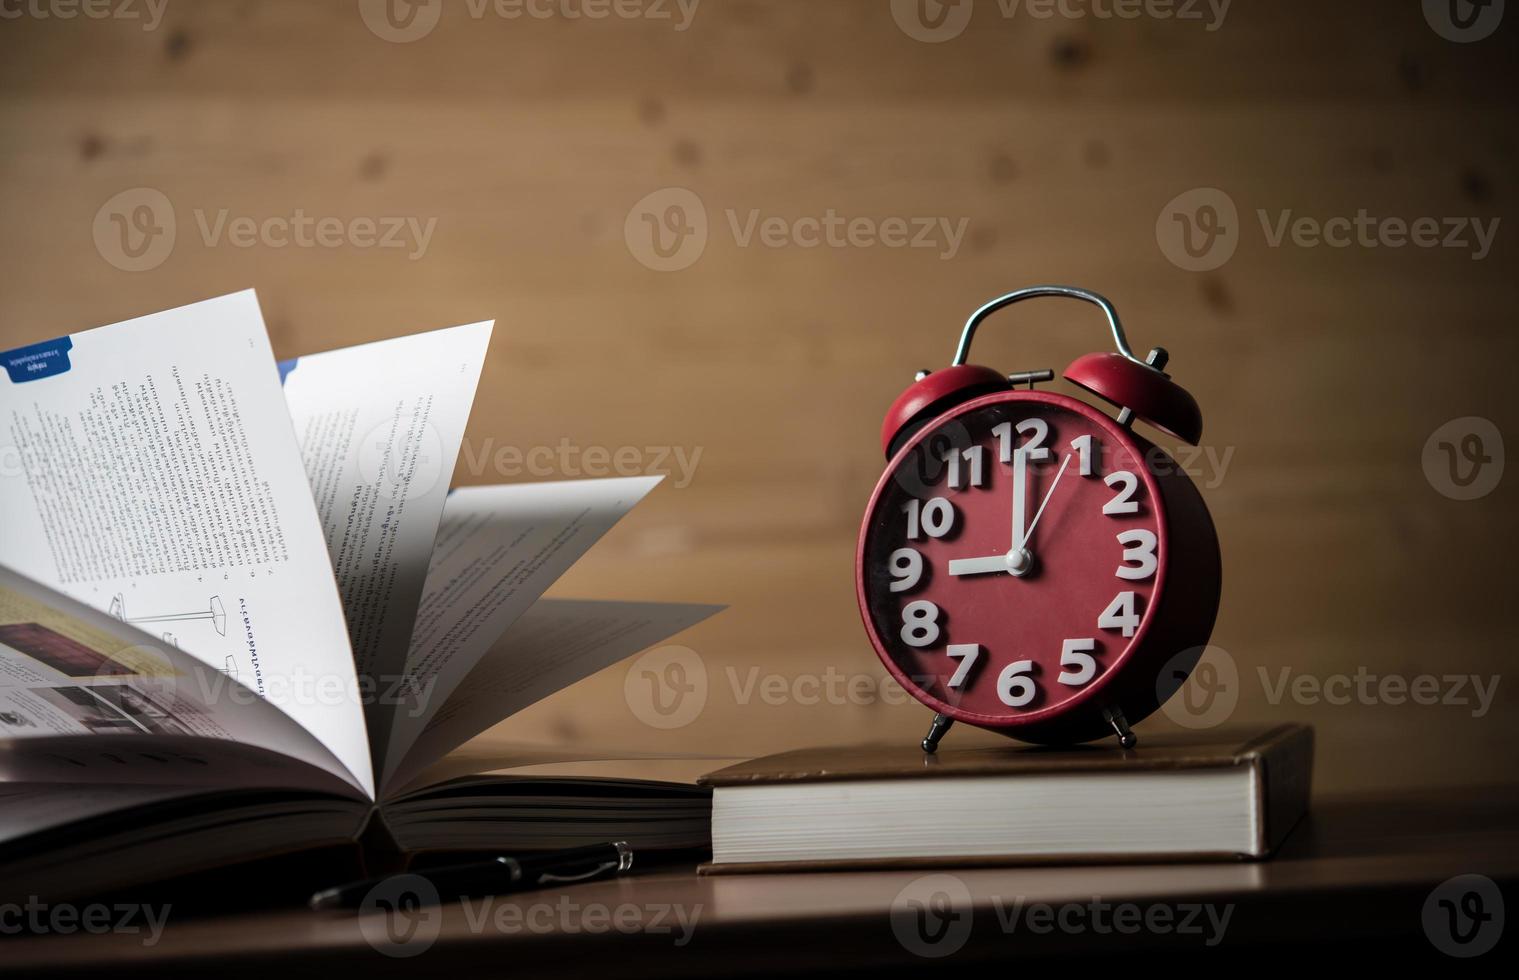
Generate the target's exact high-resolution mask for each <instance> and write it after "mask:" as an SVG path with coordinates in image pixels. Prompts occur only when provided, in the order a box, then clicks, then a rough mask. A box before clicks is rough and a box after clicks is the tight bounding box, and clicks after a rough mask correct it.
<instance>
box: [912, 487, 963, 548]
mask: <svg viewBox="0 0 1519 980" xmlns="http://www.w3.org/2000/svg"><path fill="white" fill-rule="evenodd" d="M902 509H903V510H904V511H906V512H907V540H909V541H916V540H918V539H919V538H920V537H922V536H923V535H924V534H927V535H928V536H929V537H931V538H942V537H944V535H946V534H948V533H949V532H950V531H952V530H953V529H954V526H955V505H954V504H952V503H950V502H949V501H948V500H946V499H944V498H943V497H935V498H933V499H932V500H930V501H929V502H928V503H926V504H925V503H923V501H921V500H909V501H908V502H907V503H906V504H904V505H903V506H902Z"/></svg>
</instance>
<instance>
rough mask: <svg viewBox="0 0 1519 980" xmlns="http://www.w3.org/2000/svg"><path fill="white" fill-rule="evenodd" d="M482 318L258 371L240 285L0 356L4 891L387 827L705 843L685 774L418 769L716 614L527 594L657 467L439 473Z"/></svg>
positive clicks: (221, 858)
mask: <svg viewBox="0 0 1519 980" xmlns="http://www.w3.org/2000/svg"><path fill="white" fill-rule="evenodd" d="M491 328H492V325H491V324H490V323H478V324H472V325H469V326H461V327H454V328H451V329H446V330H437V331H433V332H430V333H423V334H418V335H414V336H409V337H402V338H399V339H395V340H388V341H381V342H377V343H372V344H365V345H362V346H359V347H353V348H347V349H343V350H337V351H331V352H327V353H323V354H318V355H315V356H311V357H302V358H300V359H298V360H296V361H290V362H285V363H283V364H278V365H276V363H275V361H274V358H273V355H272V352H271V350H270V346H269V340H268V335H267V333H266V331H265V327H264V322H263V318H262V315H261V314H260V311H259V307H258V302H257V300H256V298H255V296H254V294H253V293H252V291H245V292H241V293H236V294H233V295H230V296H225V297H221V298H219V299H213V300H208V301H206V302H202V303H196V304H193V305H190V306H186V307H183V308H180V309H176V310H170V311H168V312H165V313H160V314H156V315H153V316H147V317H142V318H139V319H135V320H130V321H127V322H124V323H119V324H115V325H113V326H108V327H101V328H99V329H95V330H89V331H86V332H83V333H78V334H74V335H72V336H69V337H62V338H59V339H56V340H51V341H46V342H43V343H38V344H32V345H30V346H28V347H24V348H20V349H17V350H13V351H8V352H5V353H3V354H0V366H3V367H4V369H5V371H6V376H5V377H0V879H3V880H4V882H5V887H6V889H7V890H10V889H11V888H26V887H33V886H32V885H31V884H29V882H36V881H38V880H41V879H46V878H48V877H49V876H53V879H54V880H55V881H56V879H57V877H59V876H64V877H76V878H77V876H78V875H81V874H83V873H84V869H85V868H88V869H89V872H90V874H91V876H92V878H91V880H90V881H89V882H88V886H89V887H106V886H114V885H116V884H125V883H129V882H131V881H133V880H137V879H140V878H142V877H147V876H155V875H164V874H168V873H177V872H179V871H185V870H192V869H198V868H205V867H212V866H216V865H218V864H221V863H225V862H227V861H231V860H239V859H244V858H247V857H249V856H254V855H260V854H266V853H276V852H282V851H291V850H296V849H299V848H302V847H306V846H315V845H318V844H322V843H326V842H332V841H338V840H356V839H358V838H359V837H360V836H361V835H363V836H365V837H366V839H367V838H368V837H370V836H372V835H375V834H376V833H379V834H380V835H381V836H382V837H384V838H385V839H387V840H393V841H394V842H395V843H396V844H398V845H399V847H400V848H402V849H405V850H427V849H453V848H480V847H497V846H511V847H518V848H532V847H559V846H569V845H573V844H576V843H590V842H594V841H597V840H607V839H610V838H612V837H618V838H621V839H627V840H629V841H630V842H633V843H634V844H635V845H636V846H641V847H645V848H648V847H656V848H657V847H671V848H675V847H693V846H702V845H704V844H705V843H706V841H707V820H708V809H707V807H708V801H707V797H706V793H705V791H703V790H700V789H698V788H696V787H695V786H694V780H695V776H696V775H697V774H698V773H697V772H694V771H693V772H690V773H684V772H677V771H676V770H678V769H679V767H674V768H671V767H668V766H667V767H666V768H665V769H664V770H661V769H660V768H659V766H658V765H657V764H654V763H650V764H648V765H646V766H644V767H643V769H642V770H640V771H639V772H638V773H637V775H636V777H633V778H621V779H612V778H604V777H601V776H599V774H598V778H592V777H590V776H586V775H584V774H583V773H581V774H576V773H571V774H570V775H569V776H556V774H555V773H553V772H552V771H550V770H545V769H543V768H542V767H541V766H539V767H537V768H529V769H526V770H524V771H523V772H522V773H520V774H518V775H516V776H512V775H507V776H499V777H492V778H471V777H469V776H467V775H464V776H461V775H459V774H458V773H457V768H458V767H457V766H455V767H453V769H452V770H450V772H449V776H448V777H444V781H443V782H441V783H438V782H436V781H435V780H434V779H430V778H429V777H428V775H427V771H428V769H429V768H430V767H433V766H434V764H435V763H438V762H439V761H440V760H442V759H443V757H444V756H446V755H448V754H449V753H450V752H451V751H452V750H453V749H455V748H457V747H459V746H460V745H462V744H463V743H465V742H466V741H467V740H469V739H470V738H472V737H473V736H475V735H477V734H479V733H480V732H483V731H484V730H485V729H487V728H489V727H490V726H491V725H493V724H495V723H496V722H498V721H500V720H502V719H503V718H505V717H507V716H508V715H510V714H512V713H513V712H516V711H518V710H520V709H522V708H524V707H526V706H528V705H530V704H532V703H534V702H536V701H538V700H541V699H542V698H544V697H546V696H548V695H549V694H552V693H553V692H555V691H558V690H560V689H562V688H564V687H566V686H568V685H569V684H571V683H573V682H575V681H577V680H579V679H581V678H583V677H586V676H588V675H590V674H592V673H594V672H596V671H598V670H600V669H602V668H604V667H607V666H609V665H611V664H613V663H616V662H617V661H619V660H622V659H624V658H626V657H628V656H630V655H631V654H633V653H636V652H638V651H639V650H641V649H643V648H645V647H647V646H650V645H651V644H655V643H658V642H659V641H661V640H663V639H664V638H666V637H668V636H670V635H672V634H674V633H677V632H679V631H681V630H683V629H685V628H687V627H689V626H691V625H693V624H694V623H697V622H699V621H701V620H702V619H705V618H706V617H707V616H710V615H711V614H712V613H713V612H715V611H716V607H712V606H702V605H677V604H651V603H624V602H590V601H578V600H573V601H572V600H557V599H556V600H551V599H544V598H541V597H542V595H543V593H544V592H545V590H546V589H547V588H548V587H549V586H550V585H551V584H552V583H553V582H554V581H555V579H557V578H558V577H559V576H561V575H562V574H563V573H564V572H565V571H566V570H567V569H568V568H569V567H570V565H571V564H573V563H574V562H575V561H576V560H577V559H578V558H579V557H580V556H581V555H582V554H584V553H585V551H586V550H587V549H589V548H590V547H591V545H592V544H594V543H595V542H596V540H597V539H598V538H600V537H601V536H602V535H603V534H604V533H605V532H606V531H607V530H608V529H609V528H611V527H612V525H614V524H615V523H616V522H617V521H618V520H619V519H620V518H621V517H622V516H623V515H624V514H625V513H627V511H628V510H629V509H630V508H631V507H632V506H633V505H634V504H636V503H637V502H638V501H639V500H640V499H642V498H643V497H644V495H646V494H647V493H649V491H651V490H652V489H653V488H654V486H655V485H656V484H657V483H658V482H659V481H658V478H654V477H634V478H624V479H605V480H584V481H573V482H560V483H539V484H523V485H513V486H485V487H466V488H460V489H456V490H450V488H449V481H450V478H451V476H452V474H453V470H454V465H455V461H456V459H457V457H458V454H459V450H460V445H461V442H462V440H463V437H464V428H465V423H466V421H467V419H468V416H469V411H470V406H471V404H472V402H473V400H474V392H475V387H476V384H477V381H478V379H479V376H480V372H481V368H482V366H483V364H484V361H485V355H486V346H487V343H488V342H489V339H490V333H491ZM543 761H545V760H543V759H539V758H523V759H522V760H520V762H521V763H522V764H524V765H528V764H533V763H542V762H543ZM445 768H446V767H445ZM708 768H710V767H708ZM661 772H663V773H664V774H665V775H664V776H662V775H660V774H661ZM671 774H673V775H671ZM449 777H451V778H449ZM666 777H668V778H666ZM60 869H62V870H60ZM79 884H80V886H81V887H84V883H83V882H79Z"/></svg>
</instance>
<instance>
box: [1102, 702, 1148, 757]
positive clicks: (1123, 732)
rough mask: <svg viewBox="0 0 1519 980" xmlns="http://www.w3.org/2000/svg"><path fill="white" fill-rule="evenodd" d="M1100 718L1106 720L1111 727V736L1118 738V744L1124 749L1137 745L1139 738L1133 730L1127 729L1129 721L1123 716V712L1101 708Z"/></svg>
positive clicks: (1116, 709)
mask: <svg viewBox="0 0 1519 980" xmlns="http://www.w3.org/2000/svg"><path fill="white" fill-rule="evenodd" d="M1102 717H1104V718H1106V719H1107V722H1108V724H1109V725H1112V726H1113V734H1114V735H1117V736H1118V744H1119V745H1122V746H1123V747H1124V748H1126V749H1132V748H1133V747H1134V746H1135V745H1138V744H1139V738H1138V737H1137V736H1136V735H1135V734H1134V730H1133V729H1132V728H1130V727H1129V720H1128V719H1127V718H1125V717H1124V716H1123V711H1121V710H1120V709H1118V708H1103V709H1102Z"/></svg>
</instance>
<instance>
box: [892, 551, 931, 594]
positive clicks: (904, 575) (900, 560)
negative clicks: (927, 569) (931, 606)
mask: <svg viewBox="0 0 1519 980" xmlns="http://www.w3.org/2000/svg"><path fill="white" fill-rule="evenodd" d="M886 567H887V568H888V569H890V570H891V577H892V579H893V581H892V583H891V591H893V592H906V591H907V590H908V589H910V588H912V587H913V586H915V585H917V584H918V581H919V579H921V578H922V577H923V553H922V552H921V551H918V550H917V549H916V548H898V549H897V550H896V551H893V552H892V553H891V557H890V558H888V559H887V560H886Z"/></svg>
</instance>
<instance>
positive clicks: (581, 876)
mask: <svg viewBox="0 0 1519 980" xmlns="http://www.w3.org/2000/svg"><path fill="white" fill-rule="evenodd" d="M632 866H633V850H632V848H630V847H628V845H627V842H625V841H613V842H612V843H610V844H592V845H590V846H589V847H572V848H569V849H568V850H563V851H549V852H545V853H543V854H525V855H523V856H522V857H507V856H505V855H502V856H500V857H495V858H491V859H489V860H486V861H472V862H470V863H468V864H449V865H443V866H441V867H437V868H426V869H423V870H421V871H418V872H416V874H417V876H418V877H421V878H424V879H426V880H427V882H428V883H429V884H431V885H432V887H433V890H435V891H436V895H434V894H419V895H417V896H416V899H417V902H418V903H419V904H424V905H426V904H432V902H434V901H449V900H451V899H455V898H462V897H464V896H467V895H502V894H506V893H508V892H520V891H529V890H531V889H534V888H542V887H544V886H545V885H555V884H570V883H572V882H580V881H590V880H592V879H594V878H600V877H602V876H603V875H607V874H621V873H622V872H624V871H626V870H628V869H629V868H631V867H632ZM395 877H397V876H396V875H387V876H385V877H383V878H369V879H366V880H364V881H355V882H350V883H349V884H346V885H339V886H338V887H337V888H329V889H327V890H326V891H321V892H317V893H316V894H315V895H312V896H311V903H310V904H311V907H312V908H313V909H318V910H320V909H353V908H358V907H359V906H361V905H363V904H364V899H365V898H367V897H368V896H369V895H370V893H371V892H373V891H374V890H375V889H376V888H378V887H380V886H381V885H383V884H384V883H385V882H387V881H390V880H392V879H393V878H395ZM424 891H425V889H424Z"/></svg>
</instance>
